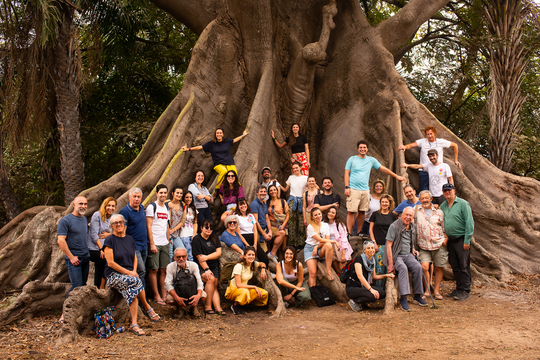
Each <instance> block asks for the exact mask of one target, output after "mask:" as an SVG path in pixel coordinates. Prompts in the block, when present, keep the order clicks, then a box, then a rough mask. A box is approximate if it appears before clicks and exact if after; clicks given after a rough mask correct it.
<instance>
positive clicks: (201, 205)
mask: <svg viewBox="0 0 540 360" xmlns="http://www.w3.org/2000/svg"><path fill="white" fill-rule="evenodd" d="M203 182H204V172H203V171H202V170H197V171H196V172H195V182H194V183H193V184H191V185H189V187H188V191H190V192H191V194H192V195H193V197H194V199H193V201H194V202H195V207H196V208H197V221H198V223H199V224H202V223H203V222H204V220H207V219H208V220H210V221H214V219H213V218H212V211H210V203H211V202H212V201H214V199H213V198H212V196H211V195H210V192H209V191H208V189H207V188H206V186H204V185H203Z"/></svg>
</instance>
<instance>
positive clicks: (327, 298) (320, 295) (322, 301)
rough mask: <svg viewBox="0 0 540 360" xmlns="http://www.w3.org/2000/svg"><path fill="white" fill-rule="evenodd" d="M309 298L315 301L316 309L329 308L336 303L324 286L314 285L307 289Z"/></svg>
mask: <svg viewBox="0 0 540 360" xmlns="http://www.w3.org/2000/svg"><path fill="white" fill-rule="evenodd" d="M309 291H310V292H311V298H312V299H314V300H315V302H316V303H317V306H318V307H324V306H330V305H334V304H335V303H336V300H334V298H333V297H332V294H330V289H328V288H327V287H326V286H322V285H315V286H312V287H310V288H309Z"/></svg>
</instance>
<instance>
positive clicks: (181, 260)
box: [165, 248, 206, 316]
mask: <svg viewBox="0 0 540 360" xmlns="http://www.w3.org/2000/svg"><path fill="white" fill-rule="evenodd" d="M203 288H204V284H203V282H202V280H201V275H200V273H199V266H198V265H197V264H195V263H194V262H193V261H188V260H187V252H186V249H184V248H177V249H176V250H175V251H174V261H173V262H172V263H170V264H169V265H167V275H166V277H165V289H166V290H167V299H166V301H165V302H166V303H167V304H168V305H174V306H176V308H177V309H178V312H179V313H181V312H182V310H184V311H186V312H189V313H191V314H192V315H193V316H200V313H199V310H198V309H197V305H198V304H199V299H200V298H201V297H203V298H205V297H206V293H205V292H204V291H203Z"/></svg>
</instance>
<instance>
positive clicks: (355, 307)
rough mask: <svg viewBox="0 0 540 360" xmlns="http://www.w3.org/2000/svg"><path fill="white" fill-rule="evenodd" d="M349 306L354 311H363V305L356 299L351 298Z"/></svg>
mask: <svg viewBox="0 0 540 360" xmlns="http://www.w3.org/2000/svg"><path fill="white" fill-rule="evenodd" d="M349 306H350V307H351V309H352V311H354V312H359V311H362V305H361V304H358V303H357V302H356V301H354V300H352V299H351V300H349Z"/></svg>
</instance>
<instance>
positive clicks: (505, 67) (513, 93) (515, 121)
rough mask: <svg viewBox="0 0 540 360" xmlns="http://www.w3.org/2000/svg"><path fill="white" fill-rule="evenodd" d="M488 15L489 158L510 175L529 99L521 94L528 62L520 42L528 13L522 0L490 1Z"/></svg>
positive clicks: (486, 9) (487, 9)
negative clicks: (521, 112) (489, 66)
mask: <svg viewBox="0 0 540 360" xmlns="http://www.w3.org/2000/svg"><path fill="white" fill-rule="evenodd" d="M485 12H486V17H487V22H488V29H489V32H490V34H491V36H492V40H491V42H490V46H489V47H490V53H491V54H490V56H491V58H490V61H491V87H492V89H491V95H490V98H489V116H490V120H491V131H490V146H489V158H490V160H491V162H492V163H493V165H495V166H497V167H498V168H499V169H501V170H503V171H506V172H509V171H510V170H512V157H513V155H514V148H515V136H516V135H519V133H520V132H521V129H522V127H521V121H520V118H519V112H520V110H521V106H522V105H523V103H524V102H525V99H526V97H525V96H523V95H521V83H522V81H523V78H524V74H525V70H526V67H527V64H528V63H529V61H528V59H527V52H526V51H525V47H524V46H523V44H522V43H521V36H522V33H521V25H522V24H523V21H524V20H525V15H526V13H527V10H526V7H525V6H524V2H523V1H521V0H491V1H490V2H489V6H488V7H486V8H485Z"/></svg>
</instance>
